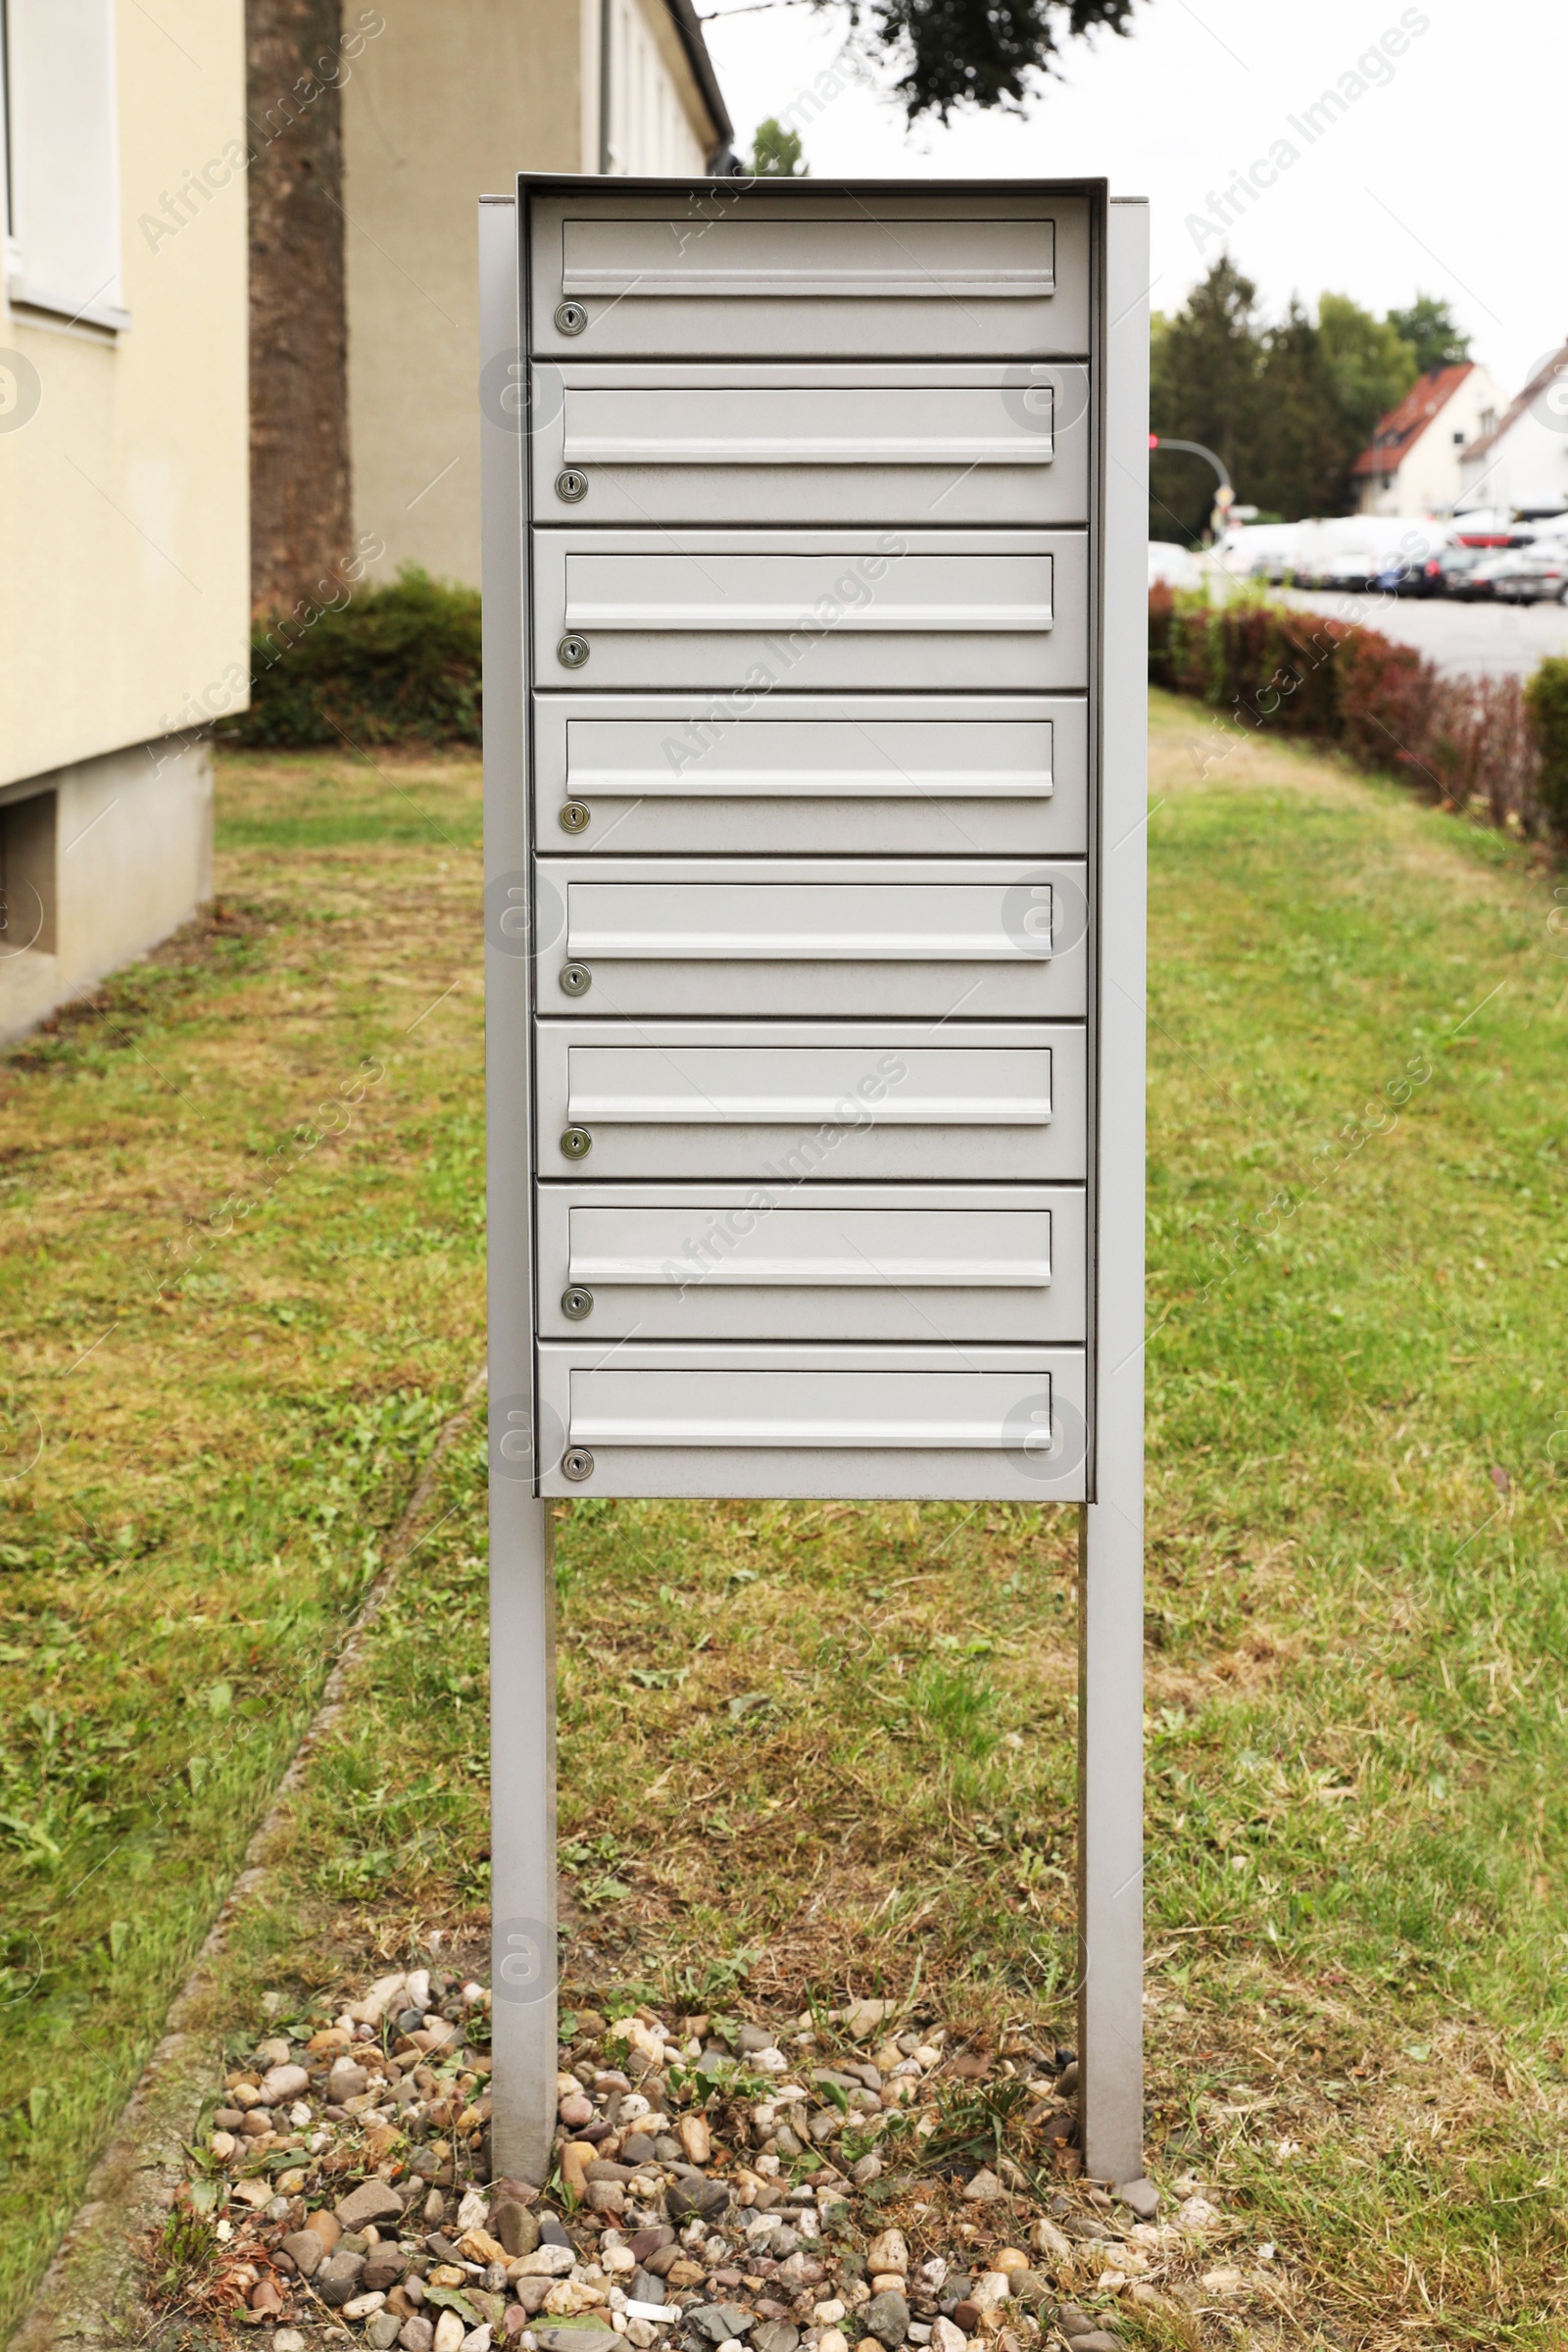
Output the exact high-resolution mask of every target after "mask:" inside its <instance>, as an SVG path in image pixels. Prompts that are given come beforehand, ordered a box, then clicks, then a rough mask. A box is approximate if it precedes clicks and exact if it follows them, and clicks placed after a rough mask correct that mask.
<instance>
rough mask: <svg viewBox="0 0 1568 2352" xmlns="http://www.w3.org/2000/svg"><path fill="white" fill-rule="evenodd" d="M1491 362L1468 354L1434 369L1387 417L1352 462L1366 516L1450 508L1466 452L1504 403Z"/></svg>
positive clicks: (1360, 509)
mask: <svg viewBox="0 0 1568 2352" xmlns="http://www.w3.org/2000/svg"><path fill="white" fill-rule="evenodd" d="M1505 405H1506V404H1505V401H1504V397H1503V395H1502V393H1501V392H1500V391H1499V390H1498V387H1497V385H1496V384H1495V382H1494V380H1493V378H1492V377H1491V376H1490V375H1489V374H1488V372H1487V370H1486V368H1483V367H1481V366H1479V365H1478V363H1477V362H1475V361H1474V360H1465V361H1463V362H1462V363H1461V364H1460V365H1458V366H1457V367H1453V368H1429V369H1428V371H1427V373H1426V374H1425V375H1420V376H1417V378H1416V380H1415V382H1414V383H1413V384H1412V385H1411V386H1410V389H1409V391H1408V392H1407V393H1406V394H1405V396H1404V398H1403V399H1402V400H1401V401H1399V402H1398V403H1397V406H1396V407H1394V408H1392V409H1390V411H1389V413H1388V415H1387V416H1386V417H1380V418H1379V419H1378V423H1377V427H1376V430H1375V431H1374V433H1373V435H1372V439H1371V442H1370V443H1369V445H1368V446H1367V448H1365V449H1364V450H1363V451H1362V452H1361V455H1360V456H1359V457H1358V458H1357V459H1356V461H1355V464H1354V466H1352V467H1351V478H1352V480H1353V482H1354V484H1355V490H1356V506H1357V510H1358V512H1359V513H1361V514H1362V515H1446V514H1449V513H1451V511H1452V509H1453V505H1454V502H1455V501H1456V499H1457V498H1458V496H1459V489H1460V478H1461V471H1460V469H1461V466H1462V464H1463V459H1464V454H1465V452H1466V451H1467V450H1468V449H1470V448H1471V447H1472V446H1473V445H1474V444H1475V443H1476V442H1477V441H1479V440H1481V439H1482V438H1483V437H1484V435H1486V434H1488V433H1490V432H1491V431H1492V429H1493V427H1494V426H1495V423H1496V421H1497V418H1498V417H1499V416H1500V415H1501V413H1502V410H1503V408H1504V406H1505Z"/></svg>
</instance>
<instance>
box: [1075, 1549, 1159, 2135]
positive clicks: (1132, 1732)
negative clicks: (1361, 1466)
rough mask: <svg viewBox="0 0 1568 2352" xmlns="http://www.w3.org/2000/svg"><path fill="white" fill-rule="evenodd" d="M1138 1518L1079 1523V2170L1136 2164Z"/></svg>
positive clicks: (1140, 2046)
mask: <svg viewBox="0 0 1568 2352" xmlns="http://www.w3.org/2000/svg"><path fill="white" fill-rule="evenodd" d="M1143 1549H1144V1546H1143V1528H1142V1525H1141V1523H1140V1520H1139V1518H1136V1517H1134V1518H1129V1517H1128V1516H1127V1515H1126V1514H1125V1513H1123V1512H1122V1511H1119V1510H1117V1509H1116V1508H1115V1506H1114V1505H1113V1504H1110V1503H1103V1502H1101V1503H1089V1504H1087V1505H1086V1506H1085V1508H1084V1512H1083V1516H1082V1519H1081V1522H1080V1541H1079V1653H1078V1655H1079V1669H1078V1672H1079V1680H1078V1774H1079V1778H1078V1966H1079V1978H1078V2059H1079V2083H1080V2090H1079V2114H1080V2116H1081V2117H1082V2119H1083V2122H1082V2131H1083V2157H1084V2171H1085V2172H1086V2173H1087V2174H1088V2175H1089V2177H1090V2179H1091V2180H1110V2181H1123V2180H1137V2179H1139V2177H1140V2176H1141V2175H1142V2173H1143V2169H1144V2150H1143V2138H1144V2037H1143V2026H1144V1990H1143V1986H1144V1558H1143Z"/></svg>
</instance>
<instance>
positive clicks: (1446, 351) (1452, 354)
mask: <svg viewBox="0 0 1568 2352" xmlns="http://www.w3.org/2000/svg"><path fill="white" fill-rule="evenodd" d="M1389 324H1390V325H1391V326H1392V327H1393V329H1394V331H1395V333H1396V334H1397V336H1398V338H1399V340H1400V342H1401V343H1408V344H1409V346H1410V349H1411V350H1412V351H1413V352H1414V354H1415V364H1416V366H1417V367H1418V368H1420V369H1421V371H1422V373H1423V374H1426V373H1427V372H1428V370H1429V369H1431V368H1457V367H1458V366H1459V365H1460V364H1461V362H1463V361H1465V360H1467V359H1468V358H1469V357H1470V338H1469V336H1468V335H1462V334H1461V333H1460V332H1459V329H1458V326H1457V325H1456V323H1455V321H1454V317H1453V313H1452V312H1451V311H1450V310H1449V308H1448V305H1447V304H1446V302H1439V300H1438V298H1437V296H1436V295H1435V294H1418V295H1417V296H1416V298H1415V300H1414V302H1412V303H1411V305H1410V307H1409V309H1408V310H1407V311H1391V312H1390V313H1389Z"/></svg>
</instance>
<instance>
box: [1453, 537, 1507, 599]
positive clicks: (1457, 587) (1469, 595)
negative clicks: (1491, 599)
mask: <svg viewBox="0 0 1568 2352" xmlns="http://www.w3.org/2000/svg"><path fill="white" fill-rule="evenodd" d="M1512 552H1513V551H1512V550H1511V549H1507V548H1504V549H1500V550H1499V549H1497V548H1495V547H1446V548H1445V549H1444V551H1443V553H1442V555H1441V556H1440V557H1439V558H1438V562H1439V563H1440V564H1441V565H1442V567H1443V568H1442V579H1441V584H1440V589H1439V593H1440V594H1441V595H1443V596H1454V597H1457V598H1458V599H1459V601H1460V602H1461V604H1466V603H1471V602H1474V601H1475V600H1477V599H1479V598H1482V597H1488V596H1490V595H1491V594H1492V582H1491V580H1490V579H1481V578H1478V577H1477V575H1478V573H1480V572H1482V571H1483V569H1484V567H1485V566H1486V565H1487V564H1495V562H1496V561H1497V558H1498V555H1499V554H1503V555H1507V554H1511V553H1512Z"/></svg>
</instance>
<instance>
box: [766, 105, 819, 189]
mask: <svg viewBox="0 0 1568 2352" xmlns="http://www.w3.org/2000/svg"><path fill="white" fill-rule="evenodd" d="M752 171H753V173H754V174H755V176H756V177H757V178H758V179H804V178H805V177H806V175H807V172H808V171H809V165H808V164H806V163H805V162H804V161H803V160H802V156H801V134H800V132H799V131H798V130H786V129H785V128H784V125H783V123H780V122H779V120H778V118H777V116H776V115H769V116H768V118H767V121H766V122H765V123H759V124H758V125H757V133H756V136H755V137H754V138H753V140H752Z"/></svg>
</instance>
